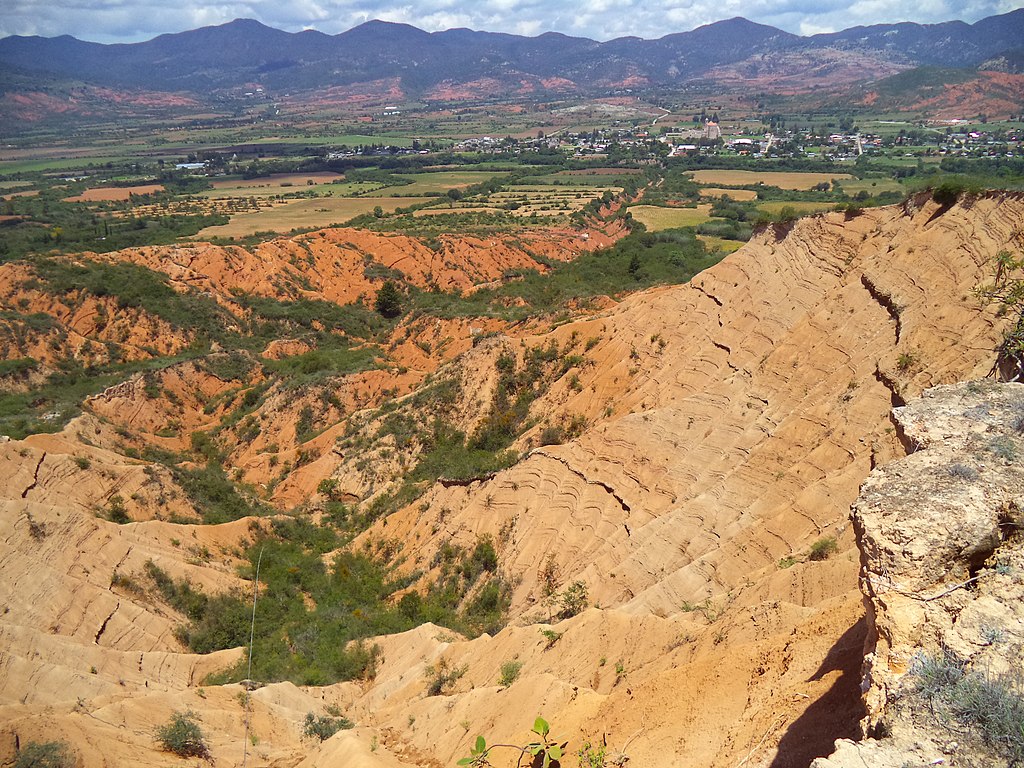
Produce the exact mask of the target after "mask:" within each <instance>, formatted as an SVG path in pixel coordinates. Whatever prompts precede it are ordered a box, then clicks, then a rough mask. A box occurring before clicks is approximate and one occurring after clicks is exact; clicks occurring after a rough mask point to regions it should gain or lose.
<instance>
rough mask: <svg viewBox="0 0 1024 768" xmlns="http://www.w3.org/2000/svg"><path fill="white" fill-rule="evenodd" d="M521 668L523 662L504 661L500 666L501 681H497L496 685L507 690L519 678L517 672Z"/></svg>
mask: <svg viewBox="0 0 1024 768" xmlns="http://www.w3.org/2000/svg"><path fill="white" fill-rule="evenodd" d="M522 668H523V662H521V661H506V662H505V663H504V664H502V665H501V679H500V680H498V685H500V686H501V687H502V688H508V687H509V686H510V685H512V683H514V682H515V681H516V680H517V679H518V678H519V670H521V669H522Z"/></svg>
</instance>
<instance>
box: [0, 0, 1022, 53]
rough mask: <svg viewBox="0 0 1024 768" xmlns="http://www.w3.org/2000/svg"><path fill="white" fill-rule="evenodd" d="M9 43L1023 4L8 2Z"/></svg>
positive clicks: (654, 30) (840, 18) (968, 12)
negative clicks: (251, 27) (376, 25)
mask: <svg viewBox="0 0 1024 768" xmlns="http://www.w3.org/2000/svg"><path fill="white" fill-rule="evenodd" d="M0 5H2V6H3V7H2V8H0V37H6V36H8V35H42V36H45V37H55V36H57V35H64V34H69V35H73V36H74V37H77V38H79V39H81V40H92V41H95V42H100V43H127V42H138V41H141V40H148V39H150V38H152V37H155V36H157V35H159V34H163V33H165V32H182V31H185V30H188V29H195V28H197V27H204V26H209V25H213V24H223V23H225V22H228V21H231V20H232V19H238V18H249V19H257V20H258V21H261V22H263V23H264V24H266V25H268V26H271V27H276V28H277V29H283V30H287V31H289V32H298V31H300V30H303V29H317V30H320V31H321V32H324V33H327V34H337V33H339V32H344V31H345V30H347V29H351V28H352V27H354V26H357V25H359V24H361V23H363V22H365V21H369V20H371V19H382V20H384V21H396V22H403V23H406V24H412V25H413V26H416V27H419V28H420V29H425V30H427V31H428V32H434V31H438V30H443V29H451V28H453V27H468V28H470V29H475V30H484V31H487V32H510V33H513V34H519V35H531V36H532V35H539V34H541V33H543V32H561V33H563V34H567V35H572V36H576V37H589V38H591V39H594V40H611V39H612V38H616V37H624V36H629V35H632V36H636V37H643V38H648V39H653V38H658V37H663V36H664V35H667V34H671V33H674V32H686V31H688V30H691V29H694V28H696V27H699V26H701V25H702V24H709V23H711V22H713V21H720V20H722V19H728V18H732V17H733V16H744V17H745V18H747V19H750V20H751V21H756V22H759V23H761V24H770V25H772V26H775V27H779V28H780V29H784V30H786V31H787V32H793V33H795V34H800V35H809V34H815V33H818V32H834V31H838V30H840V29H846V28H848V27H853V26H858V25H866V24H882V23H892V22H897V21H915V22H918V23H921V24H933V23H937V22H942V21H950V20H953V19H960V20H962V21H966V22H969V23H972V22H975V21H978V20H979V19H982V18H984V17H986V16H993V15H995V14H1000V13H1008V12H1009V11H1012V10H1016V9H1017V8H1020V7H1022V6H1024V0H582V1H581V2H564V0H285V1H284V2H282V1H281V0H175V1H174V2H167V0H63V1H55V0H0Z"/></svg>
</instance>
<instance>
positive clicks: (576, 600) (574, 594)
mask: <svg viewBox="0 0 1024 768" xmlns="http://www.w3.org/2000/svg"><path fill="white" fill-rule="evenodd" d="M559 601H560V602H561V603H562V610H561V611H560V612H559V614H558V615H559V617H560V618H563V619H568V618H570V617H571V616H575V615H576V614H578V613H581V612H582V611H583V610H585V609H586V607H587V606H588V605H589V604H590V598H589V596H588V594H587V585H586V584H584V583H583V582H582V581H574V582H573V583H572V584H570V585H569V586H568V587H566V589H565V591H564V592H562V594H561V595H559Z"/></svg>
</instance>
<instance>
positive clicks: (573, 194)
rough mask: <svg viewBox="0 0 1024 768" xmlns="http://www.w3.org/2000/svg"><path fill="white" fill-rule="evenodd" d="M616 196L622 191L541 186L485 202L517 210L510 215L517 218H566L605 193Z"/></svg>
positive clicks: (496, 195) (519, 187)
mask: <svg viewBox="0 0 1024 768" xmlns="http://www.w3.org/2000/svg"><path fill="white" fill-rule="evenodd" d="M607 191H611V192H613V193H616V194H617V193H619V192H621V191H622V188H621V187H567V188H564V189H560V188H558V187H553V186H544V185H510V186H508V187H507V188H506V189H505V190H504V191H502V192H495V193H494V194H492V195H489V196H488V197H487V202H489V203H491V204H493V205H498V206H512V205H517V206H518V207H517V208H515V209H513V210H512V211H511V212H512V213H513V215H516V216H529V215H531V214H533V213H536V214H537V215H538V216H558V215H568V214H570V213H572V212H574V211H578V210H580V209H582V208H583V206H585V205H586V204H587V203H589V202H590V201H591V200H593V199H594V198H597V197H600V196H601V195H603V194H604V193H605V192H607Z"/></svg>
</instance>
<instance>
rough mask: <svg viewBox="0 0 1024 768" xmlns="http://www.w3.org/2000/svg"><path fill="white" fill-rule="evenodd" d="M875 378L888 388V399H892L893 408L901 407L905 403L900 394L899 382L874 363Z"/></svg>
mask: <svg viewBox="0 0 1024 768" xmlns="http://www.w3.org/2000/svg"><path fill="white" fill-rule="evenodd" d="M875 380H876V381H877V382H878V383H879V384H881V385H882V386H884V387H885V388H886V389H888V390H889V399H890V400H891V401H892V407H893V408H901V407H903V406H904V405H906V404H907V401H906V400H904V399H903V395H901V394H900V385H899V383H898V382H897V381H896V380H895V379H894V378H893V377H892V376H890V375H889V374H888V373H886V372H885V371H883V370H882V369H881V368H879V367H878V366H877V365H875Z"/></svg>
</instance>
